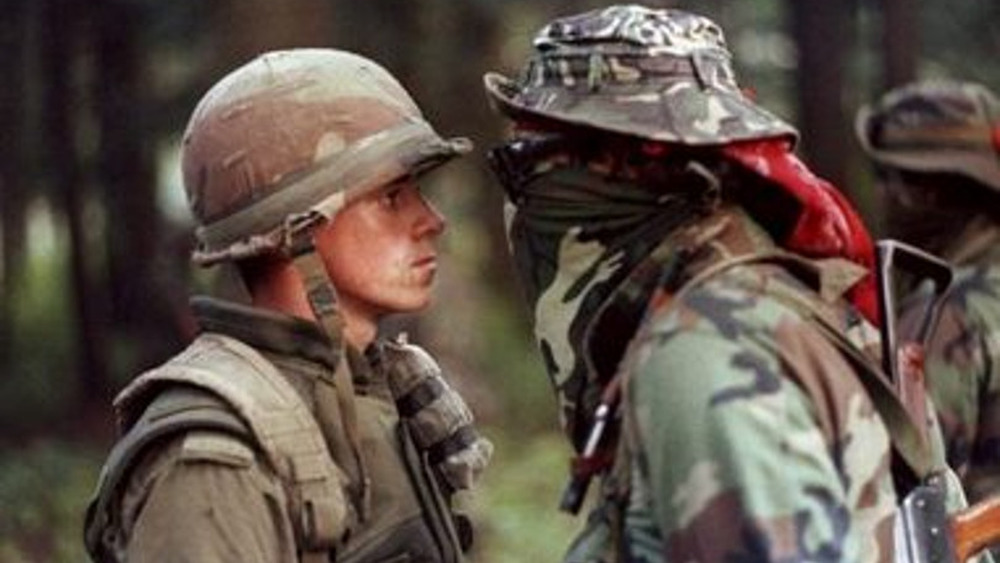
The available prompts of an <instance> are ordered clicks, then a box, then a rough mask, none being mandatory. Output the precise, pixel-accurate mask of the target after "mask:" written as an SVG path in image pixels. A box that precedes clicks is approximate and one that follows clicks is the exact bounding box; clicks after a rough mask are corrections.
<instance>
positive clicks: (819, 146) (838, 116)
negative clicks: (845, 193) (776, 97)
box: [788, 0, 854, 186]
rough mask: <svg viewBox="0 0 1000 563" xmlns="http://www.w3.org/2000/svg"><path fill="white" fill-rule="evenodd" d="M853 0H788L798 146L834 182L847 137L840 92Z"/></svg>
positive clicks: (841, 179) (839, 177) (842, 169)
mask: <svg viewBox="0 0 1000 563" xmlns="http://www.w3.org/2000/svg"><path fill="white" fill-rule="evenodd" d="M853 4H854V2H853V1H851V2H830V1H829V0H788V8H789V14H790V15H791V29H792V36H793V37H794V39H795V44H796V46H797V47H798V57H799V59H798V71H797V76H796V84H797V96H798V102H797V107H798V125H799V130H800V131H801V133H802V148H803V151H804V153H805V156H806V158H807V160H808V161H809V162H810V164H811V165H812V167H813V168H814V169H815V170H816V171H817V172H818V173H819V174H820V175H821V176H823V177H825V178H827V179H829V180H831V181H833V182H834V183H836V184H837V185H839V186H845V185H846V180H847V160H848V151H849V149H850V145H849V144H848V143H849V140H850V139H851V136H850V130H849V126H848V123H849V120H848V117H847V113H846V111H845V108H844V104H843V93H844V86H845V68H846V53H847V47H848V45H850V37H851V35H852V34H853V18H852V12H853V10H852V8H853Z"/></svg>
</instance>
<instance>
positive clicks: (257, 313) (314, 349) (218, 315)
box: [191, 296, 337, 371]
mask: <svg viewBox="0 0 1000 563" xmlns="http://www.w3.org/2000/svg"><path fill="white" fill-rule="evenodd" d="M191 309H192V311H193V312H194V314H195V317H196V318H197V319H198V325H199V327H200V328H201V330H202V331H204V332H218V333H222V334H225V335H227V336H232V337H233V338H236V339H238V340H241V341H243V342H245V343H247V344H249V345H251V346H253V347H255V348H259V349H261V350H264V351H267V352H272V353H276V354H281V355H288V356H295V357H299V358H303V359H306V360H309V361H312V362H316V363H319V364H322V365H323V366H324V367H326V368H328V369H329V370H331V371H332V370H333V369H336V364H337V356H336V354H335V353H334V351H333V350H332V349H331V348H330V341H329V339H327V337H326V335H325V334H323V332H322V330H320V328H319V325H317V324H316V323H313V322H310V321H307V320H305V319H301V318H298V317H293V316H291V315H285V314H282V313H278V312H275V311H270V310H266V309H261V308H258V307H251V306H248V305H243V304H240V303H234V302H232V301H224V300H221V299H216V298H213V297H207V296H196V297H193V298H192V299H191Z"/></svg>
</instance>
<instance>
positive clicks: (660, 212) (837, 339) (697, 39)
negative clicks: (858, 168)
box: [485, 6, 940, 562]
mask: <svg viewBox="0 0 1000 563" xmlns="http://www.w3.org/2000/svg"><path fill="white" fill-rule="evenodd" d="M534 47H535V51H534V54H533V56H532V57H531V58H530V60H529V62H528V64H527V66H526V67H525V69H524V70H523V72H522V74H521V76H520V78H519V80H517V81H514V80H509V79H507V78H504V77H502V76H500V75H498V74H488V75H487V76H486V77H485V83H486V89H487V92H488V95H489V97H490V99H491V101H492V102H493V104H494V105H495V106H496V108H497V109H498V110H499V111H500V112H501V113H502V114H503V115H505V116H506V117H508V118H509V119H511V121H512V131H511V138H510V141H509V142H508V143H506V144H505V145H503V146H501V147H498V148H496V149H494V150H493V151H492V152H491V161H492V163H493V165H494V169H495V171H496V173H497V175H498V178H499V180H500V183H501V184H502V185H503V187H504V188H505V190H506V192H507V195H508V200H509V201H508V205H507V207H506V214H507V217H506V219H507V228H508V236H509V239H510V245H511V249H512V253H513V259H514V262H515V268H516V270H517V272H518V273H519V275H520V278H521V281H522V282H523V285H524V287H525V289H526V294H527V298H528V302H529V305H530V306H531V307H532V309H533V311H534V330H535V334H536V338H537V343H538V345H539V348H540V349H541V352H542V354H543V356H544V361H545V364H546V366H547V369H548V371H549V374H550V376H551V378H552V381H553V384H554V387H555V389H556V391H557V393H558V395H559V397H560V401H561V407H562V413H561V414H562V421H563V423H564V424H565V427H566V430H567V432H568V434H569V436H570V438H571V440H572V441H573V444H574V446H575V447H576V448H577V450H578V451H581V452H583V455H581V456H580V457H579V458H578V459H577V463H576V466H575V468H576V470H575V472H576V477H577V480H578V481H577V482H578V483H585V482H586V479H587V478H588V476H589V475H591V474H595V473H601V474H602V475H603V479H602V488H601V489H602V491H601V496H600V498H599V500H597V502H596V503H595V506H594V509H593V511H592V512H591V515H590V518H589V521H588V525H587V527H586V529H585V530H584V531H583V532H582V533H581V535H580V536H579V537H578V539H577V540H576V541H575V542H574V543H573V545H572V546H571V548H570V551H569V553H568V555H567V557H566V560H567V561H573V562H584V561H586V562H591V561H663V560H665V561H703V562H704V561H876V560H878V561H887V560H890V559H891V558H892V557H893V539H892V536H893V512H894V510H895V506H896V503H897V499H898V496H899V495H898V494H897V489H896V486H895V484H894V480H896V481H898V482H899V483H901V484H902V483H903V482H904V481H905V480H906V478H907V477H906V474H907V472H908V471H909V469H906V470H901V471H899V472H898V473H894V471H893V470H892V468H891V463H890V459H891V456H890V451H891V450H890V440H893V442H894V441H895V437H896V435H897V431H898V430H899V429H898V428H893V427H891V426H887V423H885V422H883V418H882V416H880V415H881V414H884V413H883V412H882V411H883V410H886V411H892V414H894V415H895V414H898V413H899V412H900V411H899V409H900V408H902V407H900V404H899V403H898V402H897V401H896V398H895V395H894V394H893V393H892V392H891V391H890V390H889V389H888V388H887V387H885V384H884V381H883V379H882V378H881V375H880V374H879V368H878V367H877V363H876V362H875V361H874V360H873V359H871V358H869V357H868V356H866V355H865V354H864V353H862V352H860V351H859V349H858V348H857V347H855V346H854V345H853V344H852V343H851V342H848V341H847V339H846V338H845V336H843V334H844V333H845V332H848V331H849V332H850V333H852V334H856V335H868V337H871V335H872V334H873V332H872V328H871V325H870V324H868V322H867V321H866V320H865V319H864V318H863V317H867V318H868V319H870V320H871V319H874V318H875V317H876V312H875V309H876V295H875V292H874V289H873V283H872V276H871V274H870V268H871V266H872V245H871V241H870V239H869V237H868V235H867V233H866V231H865V230H864V228H863V226H862V225H861V223H860V222H859V220H858V218H857V216H856V214H855V212H854V211H853V210H852V209H851V208H850V206H849V205H848V204H847V203H846V202H845V201H844V199H843V198H842V197H841V196H840V195H839V194H838V192H837V191H836V190H835V189H834V188H833V187H832V186H830V185H829V184H828V183H826V182H824V181H823V180H821V179H819V178H817V177H816V176H814V175H813V174H811V173H810V172H809V171H808V170H807V169H806V167H805V166H804V165H803V164H802V163H801V162H800V161H799V160H797V159H796V158H795V156H793V154H792V152H791V151H792V148H793V144H794V143H795V140H796V132H795V130H794V129H793V128H792V127H790V126H789V125H788V124H786V123H784V122H783V121H781V120H780V119H778V118H777V117H775V116H774V115H772V114H770V113H769V112H767V111H766V110H764V109H763V108H761V107H759V106H757V105H756V104H755V103H753V102H752V101H751V100H750V99H748V98H747V97H746V96H744V94H743V93H742V91H741V90H740V88H739V87H738V86H737V83H736V81H735V77H734V74H733V70H732V67H731V60H730V58H731V56H730V53H729V51H728V50H727V48H726V44H725V40H724V37H723V32H722V30H721V29H720V28H719V27H718V26H717V25H716V24H715V23H713V22H712V21H710V20H708V19H706V18H703V17H700V16H697V15H693V14H690V13H686V12H683V11H678V10H651V9H647V8H644V7H641V6H612V7H609V8H607V9H604V10H596V11H592V12H586V13H583V14H579V15H575V16H570V17H566V18H561V19H557V20H555V21H553V22H551V23H550V24H548V25H547V26H545V27H544V28H543V29H542V30H541V31H540V32H539V33H538V35H537V36H536V37H535V39H534ZM852 305H853V306H852ZM619 390H621V391H620V393H619ZM890 419H891V420H892V421H893V425H894V426H899V427H900V428H902V427H905V429H906V431H908V432H909V431H916V432H918V433H922V432H923V431H922V430H920V429H918V428H917V427H916V426H914V425H912V423H909V419H906V417H905V416H903V417H896V418H891V417H890ZM907 423H908V424H907ZM602 427H610V429H609V430H608V431H607V432H605V433H604V434H603V435H602V434H601V433H600V429H601V428H602ZM903 433H906V432H903ZM910 435H911V436H912V432H911V434H910ZM919 443H920V444H924V442H919ZM904 449H905V446H904ZM917 458H920V459H923V460H925V461H926V460H929V459H930V455H929V454H928V453H927V451H926V450H923V451H922V453H921V454H920V455H917V456H907V459H910V460H915V459H917ZM914 465H920V464H914ZM929 467H930V464H929V463H927V464H924V465H923V467H922V469H921V468H916V471H915V472H916V474H917V475H918V476H921V477H922V476H924V475H927V474H928V473H929V471H928V469H929ZM937 468H940V465H937V466H935V469H937ZM900 491H902V489H900ZM570 493H571V495H570V496H569V497H567V500H568V501H569V502H567V503H566V504H567V505H570V508H572V507H573V506H572V505H576V504H578V500H579V499H578V497H579V490H572V489H571V490H570Z"/></svg>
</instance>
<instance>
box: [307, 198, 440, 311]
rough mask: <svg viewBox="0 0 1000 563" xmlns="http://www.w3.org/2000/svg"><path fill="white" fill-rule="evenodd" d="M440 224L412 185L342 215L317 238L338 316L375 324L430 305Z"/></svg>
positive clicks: (358, 203) (355, 205)
mask: <svg viewBox="0 0 1000 563" xmlns="http://www.w3.org/2000/svg"><path fill="white" fill-rule="evenodd" d="M444 227H445V222H444V218H443V217H442V216H441V214H440V213H438V212H437V210H435V209H434V207H432V206H431V205H430V203H428V202H427V200H426V199H424V197H423V195H422V194H421V193H420V190H419V189H418V187H417V185H416V184H415V183H414V182H413V181H412V180H403V181H399V182H396V183H394V184H390V185H388V186H386V187H384V188H382V189H381V190H378V191H376V192H374V193H372V194H370V195H368V196H366V197H365V198H363V199H360V200H358V201H356V202H354V203H352V204H350V205H348V206H347V207H346V208H344V209H343V210H341V211H340V212H339V213H338V214H337V215H336V217H335V218H334V220H333V221H332V222H331V223H330V224H329V225H327V226H325V227H324V228H322V229H321V230H320V232H318V233H317V235H316V244H317V248H318V249H319V252H320V254H321V255H322V257H323V261H324V263H325V264H326V269H327V272H328V273H329V275H330V278H331V281H333V284H334V285H335V286H336V288H337V292H338V296H339V297H340V307H341V311H342V312H343V313H344V314H345V315H349V316H353V317H354V318H355V319H357V320H362V321H369V322H375V321H377V320H378V318H379V317H381V316H383V315H385V314H389V313H405V312H412V311H417V310H419V309H422V308H423V307H425V306H426V305H427V304H428V303H429V301H430V294H431V286H432V283H433V281H434V275H435V273H436V272H437V265H438V262H437V259H438V255H437V250H436V241H437V239H438V237H439V236H440V235H441V233H442V232H444Z"/></svg>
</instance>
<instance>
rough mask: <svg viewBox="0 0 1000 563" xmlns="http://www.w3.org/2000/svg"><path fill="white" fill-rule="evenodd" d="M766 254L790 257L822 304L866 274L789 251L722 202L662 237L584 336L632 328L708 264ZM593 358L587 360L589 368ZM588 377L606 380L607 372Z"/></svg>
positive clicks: (850, 264) (851, 265) (601, 338)
mask: <svg viewBox="0 0 1000 563" xmlns="http://www.w3.org/2000/svg"><path fill="white" fill-rule="evenodd" d="M769 255H774V256H779V255H784V256H790V257H794V258H795V263H797V264H798V265H800V266H801V267H800V268H795V269H794V271H791V272H790V273H791V274H792V275H793V276H795V277H797V278H800V279H801V281H803V282H804V283H806V284H807V285H810V286H812V287H813V289H814V290H816V291H817V292H818V293H819V294H820V296H821V298H822V300H823V301H824V302H826V303H833V302H835V301H837V300H838V299H840V298H842V297H843V296H844V294H845V293H846V292H847V291H848V290H849V289H850V288H851V287H853V286H854V285H855V284H857V283H858V281H860V280H861V279H862V278H863V277H864V276H865V275H866V272H867V271H866V270H865V269H864V268H863V267H861V266H859V265H857V264H854V263H853V262H850V261H848V260H844V259H840V258H830V259H822V260H809V259H807V258H804V257H801V256H797V255H791V254H788V253H787V252H785V251H783V250H781V249H780V248H779V247H778V246H777V245H776V244H775V243H774V241H773V240H772V239H771V237H770V236H769V235H768V234H767V233H766V232H765V231H764V229H763V228H761V226H760V225H758V224H757V223H756V222H754V220H753V219H751V218H750V217H749V216H748V215H747V214H746V212H745V211H743V210H742V209H741V208H739V207H736V206H726V207H722V208H720V209H718V210H716V211H715V212H713V213H712V214H710V215H708V216H706V217H703V218H702V219H699V220H696V221H693V222H692V223H690V224H689V225H687V226H685V227H681V228H679V229H677V230H676V231H674V232H673V233H671V234H670V235H669V236H668V237H667V238H665V239H664V240H663V242H662V243H660V245H659V246H657V247H656V248H655V249H654V250H653V252H651V253H650V255H649V256H648V257H647V258H646V259H645V260H644V261H643V262H642V263H640V264H639V266H637V267H636V268H635V270H634V271H633V272H632V273H631V274H630V275H629V276H628V277H627V278H626V279H625V280H624V281H623V282H622V283H621V285H619V286H618V287H617V288H616V289H615V291H614V292H613V293H612V294H611V295H610V297H609V298H608V299H607V300H606V301H605V303H604V305H603V306H602V307H601V309H600V310H599V311H598V313H597V314H596V315H595V317H594V320H593V321H592V323H591V325H590V327H589V329H588V333H589V336H588V340H589V341H590V342H592V343H595V342H600V341H605V340H608V339H607V338H605V336H606V335H608V334H622V333H623V332H622V327H623V326H629V327H631V328H635V326H636V324H637V323H638V322H639V321H640V319H641V318H642V315H643V314H644V313H645V311H646V310H647V308H648V307H649V306H650V305H651V304H654V305H656V306H660V305H662V304H663V303H664V302H665V301H666V300H669V299H670V298H671V297H672V295H673V294H674V293H675V292H676V291H678V290H679V289H680V288H681V287H683V286H684V285H685V284H686V283H687V282H689V281H691V280H692V279H694V278H695V277H696V276H698V275H699V274H700V273H702V272H706V271H708V270H709V269H710V268H713V267H716V266H717V265H719V264H721V263H723V262H728V261H733V260H739V259H741V258H743V257H749V256H769ZM651 300H652V301H651ZM654 302H655V303H654ZM627 332H631V331H627ZM627 332H626V333H627ZM611 340H615V339H611ZM590 348H591V349H593V347H590ZM594 359H595V358H593V357H591V358H590V360H591V365H592V366H593V365H594V363H593V361H592V360H594ZM616 363H617V360H615V364H616ZM597 371H598V372H603V371H606V369H605V370H600V369H598V370H597ZM593 375H596V376H598V377H599V378H606V377H609V376H610V375H611V374H609V373H595V374H593Z"/></svg>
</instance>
